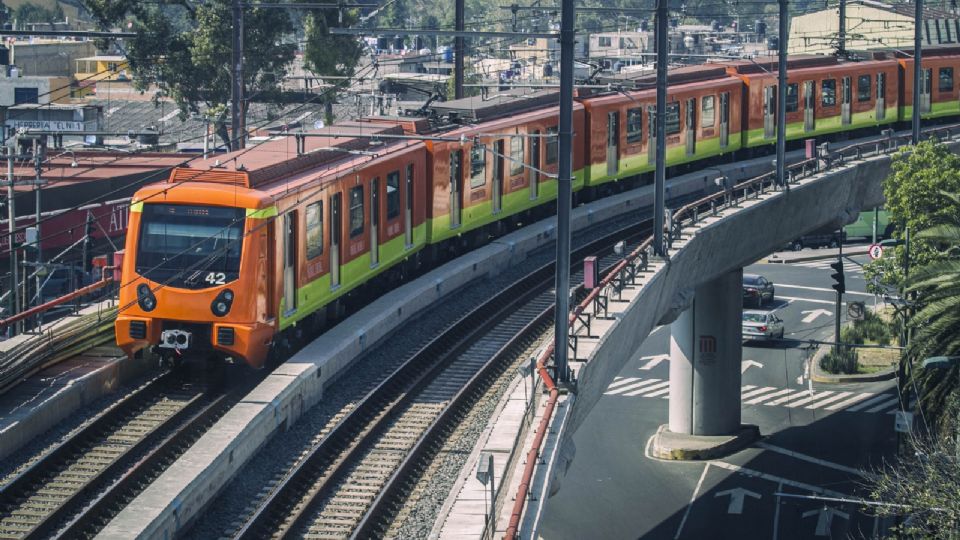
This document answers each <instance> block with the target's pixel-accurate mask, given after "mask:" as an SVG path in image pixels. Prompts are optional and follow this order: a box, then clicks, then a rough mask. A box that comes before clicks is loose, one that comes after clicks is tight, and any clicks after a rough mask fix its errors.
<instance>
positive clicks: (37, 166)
mask: <svg viewBox="0 0 960 540" xmlns="http://www.w3.org/2000/svg"><path fill="white" fill-rule="evenodd" d="M34 148H35V150H34V152H33V169H34V171H36V173H37V179H36V180H35V181H34V190H33V194H34V201H35V203H36V208H35V214H36V218H35V220H34V223H33V228H34V230H35V231H36V235H37V243H36V244H35V247H36V248H37V268H36V270H40V265H41V264H43V251H41V244H40V238H41V235H40V184H41V179H40V172H41V171H42V168H41V163H42V162H43V153H42V152H41V150H40V149H41V148H42V147H41V146H40V145H39V141H38V144H37V145H36V146H35V147H34ZM36 274H37V281H36V287H37V293H36V294H37V303H38V304H42V303H43V297H42V295H41V294H40V272H36ZM42 320H43V316H42V315H40V316H38V317H37V321H42Z"/></svg>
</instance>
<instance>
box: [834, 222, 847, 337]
mask: <svg viewBox="0 0 960 540" xmlns="http://www.w3.org/2000/svg"><path fill="white" fill-rule="evenodd" d="M834 265H836V266H834V268H835V269H836V271H837V272H838V273H839V274H840V280H839V282H838V284H837V285H834V288H835V289H836V291H837V298H836V303H835V304H834V313H835V315H834V317H833V342H834V343H835V345H834V349H833V350H834V352H835V353H837V354H839V353H840V352H841V350H840V309H841V308H842V307H843V293H845V292H846V288H847V287H846V278H844V276H843V227H840V239H839V241H838V242H837V262H835V263H834Z"/></svg>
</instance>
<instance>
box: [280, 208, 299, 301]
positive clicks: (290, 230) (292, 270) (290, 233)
mask: <svg viewBox="0 0 960 540" xmlns="http://www.w3.org/2000/svg"><path fill="white" fill-rule="evenodd" d="M283 303H284V308H285V313H292V312H294V311H296V310H297V211H296V210H291V211H289V212H287V213H285V214H283Z"/></svg>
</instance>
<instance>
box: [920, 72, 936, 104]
mask: <svg viewBox="0 0 960 540" xmlns="http://www.w3.org/2000/svg"><path fill="white" fill-rule="evenodd" d="M932 82H933V69H925V70H923V77H922V79H921V81H920V87H921V89H922V90H921V92H920V112H921V113H928V112H930V89H931V87H932Z"/></svg>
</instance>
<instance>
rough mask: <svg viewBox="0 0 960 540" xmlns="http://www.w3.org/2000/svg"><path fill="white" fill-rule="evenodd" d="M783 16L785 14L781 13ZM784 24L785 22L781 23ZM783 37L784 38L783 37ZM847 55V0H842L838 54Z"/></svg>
mask: <svg viewBox="0 0 960 540" xmlns="http://www.w3.org/2000/svg"><path fill="white" fill-rule="evenodd" d="M780 17H781V18H782V17H783V15H782V14H781V15H780ZM780 24H781V25H783V23H782V22H781V23H780ZM781 39H783V38H781ZM846 55H847V0H840V30H839V32H837V56H840V57H844V56H846Z"/></svg>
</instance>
